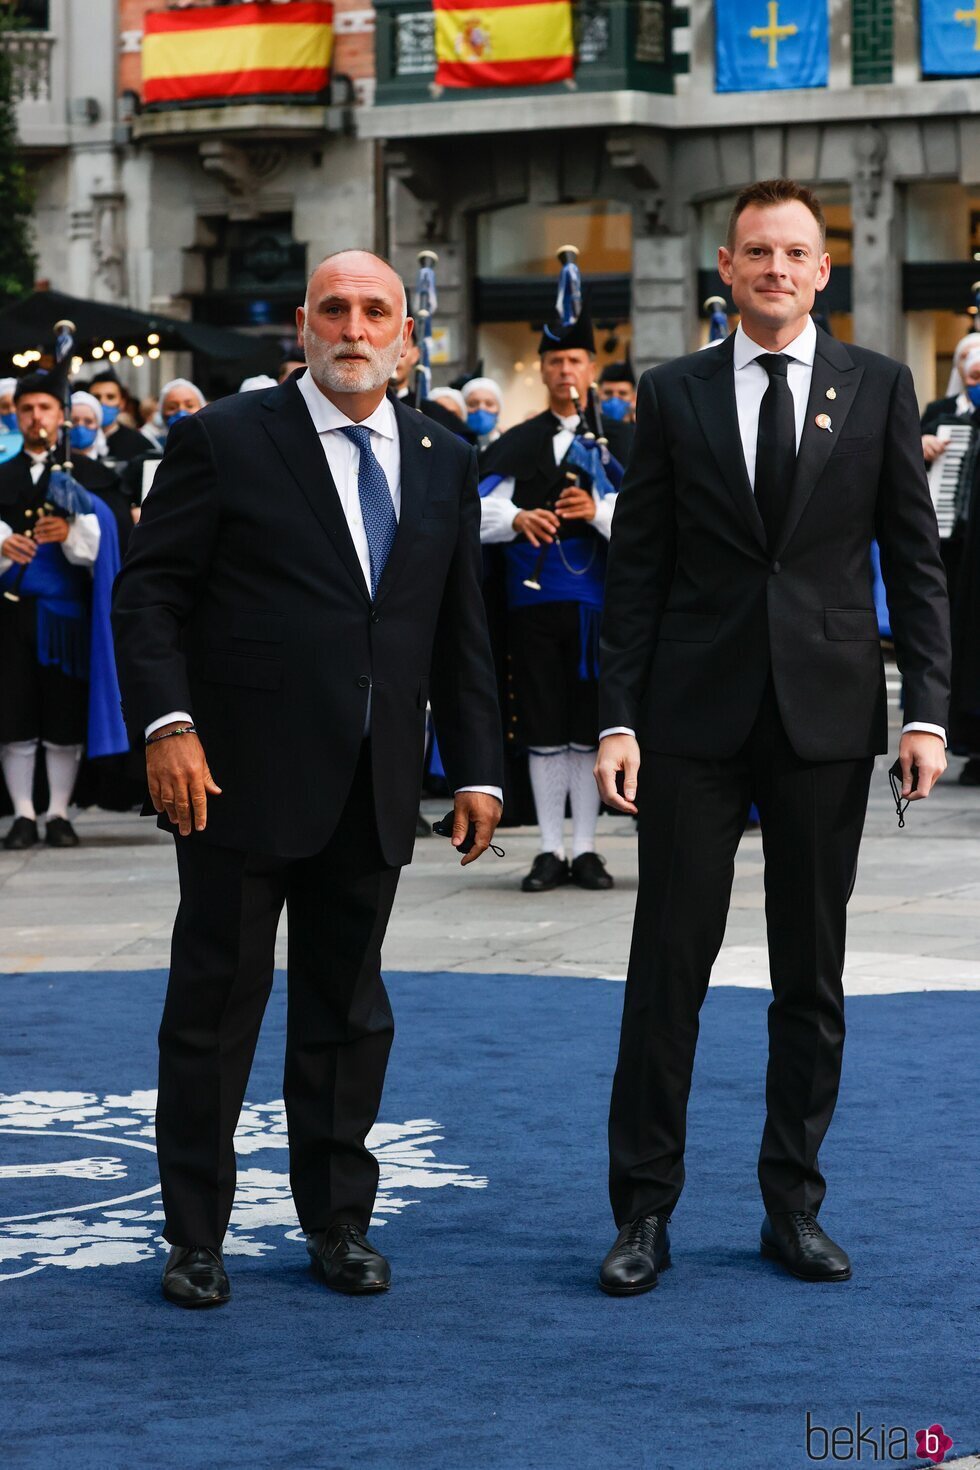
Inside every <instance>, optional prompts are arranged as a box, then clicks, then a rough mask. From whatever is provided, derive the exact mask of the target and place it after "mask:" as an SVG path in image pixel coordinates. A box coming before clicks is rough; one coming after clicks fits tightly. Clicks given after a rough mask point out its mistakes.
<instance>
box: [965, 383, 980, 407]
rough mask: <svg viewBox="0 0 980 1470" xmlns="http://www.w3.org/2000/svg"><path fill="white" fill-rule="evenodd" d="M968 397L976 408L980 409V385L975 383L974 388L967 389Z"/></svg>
mask: <svg viewBox="0 0 980 1470" xmlns="http://www.w3.org/2000/svg"><path fill="white" fill-rule="evenodd" d="M966 396H967V398H969V400H970V402H971V403H972V404H973V407H974V408H980V383H974V384H973V387H972V388H967V390H966Z"/></svg>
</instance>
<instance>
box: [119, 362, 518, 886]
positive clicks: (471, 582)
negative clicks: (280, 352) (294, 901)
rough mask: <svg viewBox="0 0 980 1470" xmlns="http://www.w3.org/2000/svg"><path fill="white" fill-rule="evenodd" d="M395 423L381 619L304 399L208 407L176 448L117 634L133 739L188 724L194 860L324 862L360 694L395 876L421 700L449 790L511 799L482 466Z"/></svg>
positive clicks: (143, 525)
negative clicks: (180, 721)
mask: <svg viewBox="0 0 980 1470" xmlns="http://www.w3.org/2000/svg"><path fill="white" fill-rule="evenodd" d="M395 415H396V419H397V423H398V432H399V441H400V446H401V516H400V521H399V526H398V533H397V536H396V538H395V542H394V545H393V547H392V550H391V553H390V556H389V558H388V563H387V565H386V567H385V570H384V574H383V576H382V579H381V583H380V585H379V588H378V594H377V598H376V599H375V601H374V603H372V602H371V599H370V596H369V593H368V590H367V587H366V585H365V582H364V577H363V574H362V572H361V567H360V563H359V562H358V560H357V555H356V552H355V550H354V545H353V542H352V541H351V537H350V532H349V530H348V527H347V522H346V520H345V518H344V514H343V510H342V507H341V503H340V499H339V497H338V494H337V491H336V487H335V486H334V484H333V482H332V480H331V477H330V473H329V470H328V467H327V463H326V459H325V456H324V453H323V449H322V446H321V444H320V441H319V439H318V436H317V433H316V430H315V429H314V427H313V423H312V420H311V418H310V415H309V411H308V410H307V407H306V404H305V403H304V401H303V398H302V395H301V394H300V392H299V389H298V388H297V386H296V384H295V382H287V383H285V384H284V385H283V386H282V387H279V388H272V389H269V390H268V391H267V392H266V393H264V394H261V395H260V394H251V393H250V394H236V395H234V396H232V397H230V398H226V399H223V400H220V401H219V402H217V403H214V404H212V405H210V406H209V407H208V408H206V409H203V410H202V411H201V412H200V413H198V414H195V415H193V416H192V417H190V418H188V419H186V420H184V421H183V422H181V423H180V424H179V425H178V426H176V428H175V429H174V430H173V431H172V433H171V434H170V436H169V438H168V441H167V449H166V453H165V454H164V457H163V462H162V464H161V466H160V469H159V470H158V472H157V476H156V479H155V481H154V484H153V488H152V490H151V492H150V494H149V495H148V496H147V499H146V501H145V503H144V505H143V514H142V517H141V520H140V523H139V525H138V526H137V528H136V530H135V531H134V533H133V537H132V542H131V545H130V551H129V555H128V556H127V559H126V563H125V566H124V568H123V571H122V573H121V574H120V577H119V580H118V582H117V585H116V591H115V598H114V609H113V628H114V631H115V638H116V658H117V665H118V669H119V682H120V686H121V688H122V692H123V700H124V705H125V711H126V716H127V720H128V722H129V724H130V727H131V729H132V731H133V734H134V736H135V735H137V734H138V735H139V736H140V737H142V732H143V729H144V728H145V726H146V725H148V724H150V723H151V722H152V721H153V720H154V719H158V718H159V717H160V716H161V715H164V714H167V713H168V712H169V711H171V710H177V709H186V710H188V711H190V712H191V713H192V715H193V717H194V721H195V724H196V725H197V727H198V730H199V732H200V735H201V738H202V740H203V743H204V747H205V751H206V753H207V757H208V763H209V765H210V767H211V770H212V772H213V774H214V777H215V780H216V781H217V782H218V784H219V786H221V788H222V793H223V794H222V795H221V796H219V797H215V798H213V799H212V800H211V801H210V802H209V809H208V825H207V829H206V831H205V833H204V839H205V840H206V841H210V842H214V843H220V844H221V845H223V846H228V847H233V848H236V849H240V850H248V851H255V852H261V853H270V854H275V855H279V856H285V857H299V856H305V855H308V854H311V853H313V852H316V851H319V849H321V848H322V847H323V846H324V845H325V843H326V842H327V840H328V839H329V837H330V835H331V833H332V831H333V829H334V827H335V825H336V822H337V819H338V816H339V815H340V812H341V810H342V808H343V806H344V803H345V801H346V798H347V795H348V792H349V790H350V785H351V780H352V778H353V774H354V767H355V764H356V762H357V758H358V754H359V751H360V747H361V744H362V740H363V736H364V728H365V716H366V713H367V708H368V693H369V691H370V694H371V737H372V738H371V749H372V762H373V775H374V789H375V800H376V807H377V818H378V828H379V835H380V838H381V844H382V849H383V851H384V855H385V858H386V860H387V861H388V862H389V863H391V864H393V865H401V864H403V863H407V862H409V861H410V860H411V855H412V846H413V841H414V836H415V822H416V816H417V812H418V798H419V788H420V784H421V773H422V756H423V738H424V727H425V708H426V702H427V700H428V699H429V697H430V694H431V699H432V707H433V712H434V716H435V720H436V723H437V726H438V732H439V743H440V749H441V751H442V755H443V759H444V763H445V767H446V771H447V774H448V776H449V779H450V782H451V784H452V785H453V786H454V787H460V786H468V785H501V784H502V776H501V754H500V748H501V736H500V720H499V713H498V707H497V695H496V686H495V680H494V672H493V665H492V661H491V656H490V647H489V642H488V637H487V630H486V622H485V617H484V611H483V600H482V597H481V595H480V576H481V562H480V540H479V524H480V502H479V499H478V496H477V491H476V458H475V455H474V454H473V451H472V450H470V449H468V448H467V447H466V446H465V445H464V444H463V443H462V442H461V441H460V440H458V439H456V438H454V437H453V435H451V434H448V433H446V432H445V431H443V430H442V429H440V428H439V427H438V426H437V425H434V424H433V423H431V422H430V421H429V420H428V419H423V418H422V417H421V416H420V415H419V414H418V413H416V412H415V410H414V409H410V408H406V407H405V406H403V405H402V404H396V405H395Z"/></svg>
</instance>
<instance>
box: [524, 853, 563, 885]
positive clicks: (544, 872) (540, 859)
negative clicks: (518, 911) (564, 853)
mask: <svg viewBox="0 0 980 1470" xmlns="http://www.w3.org/2000/svg"><path fill="white" fill-rule="evenodd" d="M567 882H568V862H567V860H566V859H565V858H560V857H555V854H554V853H553V852H539V853H538V855H537V857H536V858H535V859H534V862H533V863H532V864H531V871H530V873H528V875H527V877H526V878H525V879H524V880H523V882H522V883H521V892H522V893H548V892H549V891H550V889H552V888H561V887H562V886H563V885H564V884H565V883H567Z"/></svg>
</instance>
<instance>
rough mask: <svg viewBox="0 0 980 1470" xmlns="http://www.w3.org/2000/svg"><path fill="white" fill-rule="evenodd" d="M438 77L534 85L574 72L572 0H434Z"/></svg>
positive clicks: (467, 83)
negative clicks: (468, 1) (468, 0)
mask: <svg viewBox="0 0 980 1470" xmlns="http://www.w3.org/2000/svg"><path fill="white" fill-rule="evenodd" d="M432 8H433V11H434V13H435V22H436V56H437V58H438V66H437V68H436V82H437V83H438V84H439V85H440V86H443V87H529V86H539V85H540V84H542V83H545V82H564V81H566V80H567V79H568V78H569V77H571V76H572V75H573V73H574V69H575V41H574V37H573V33H572V6H571V0H470V3H467V0H432Z"/></svg>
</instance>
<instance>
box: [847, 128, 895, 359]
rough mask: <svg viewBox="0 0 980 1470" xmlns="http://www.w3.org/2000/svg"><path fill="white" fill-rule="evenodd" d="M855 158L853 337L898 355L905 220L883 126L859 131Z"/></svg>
mask: <svg viewBox="0 0 980 1470" xmlns="http://www.w3.org/2000/svg"><path fill="white" fill-rule="evenodd" d="M854 157H855V162H856V170H855V174H854V177H853V179H852V181H851V211H852V218H853V226H854V264H853V268H852V300H853V308H852V309H853V315H854V341H855V343H856V344H857V345H858V346H859V347H870V348H871V349H872V350H873V351H875V352H884V353H886V354H887V355H888V356H889V357H900V356H901V354H902V350H903V347H904V330H903V322H902V256H903V254H904V251H903V248H902V238H901V224H902V220H901V209H900V203H899V195H898V190H897V189H896V187H895V181H894V179H893V177H892V174H891V170H890V167H889V162H890V161H889V158H888V136H887V134H886V133H885V132H884V130H883V129H881V128H876V127H871V126H869V127H867V128H865V129H864V130H863V131H862V132H859V133H857V134H856V136H855V140H854Z"/></svg>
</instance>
